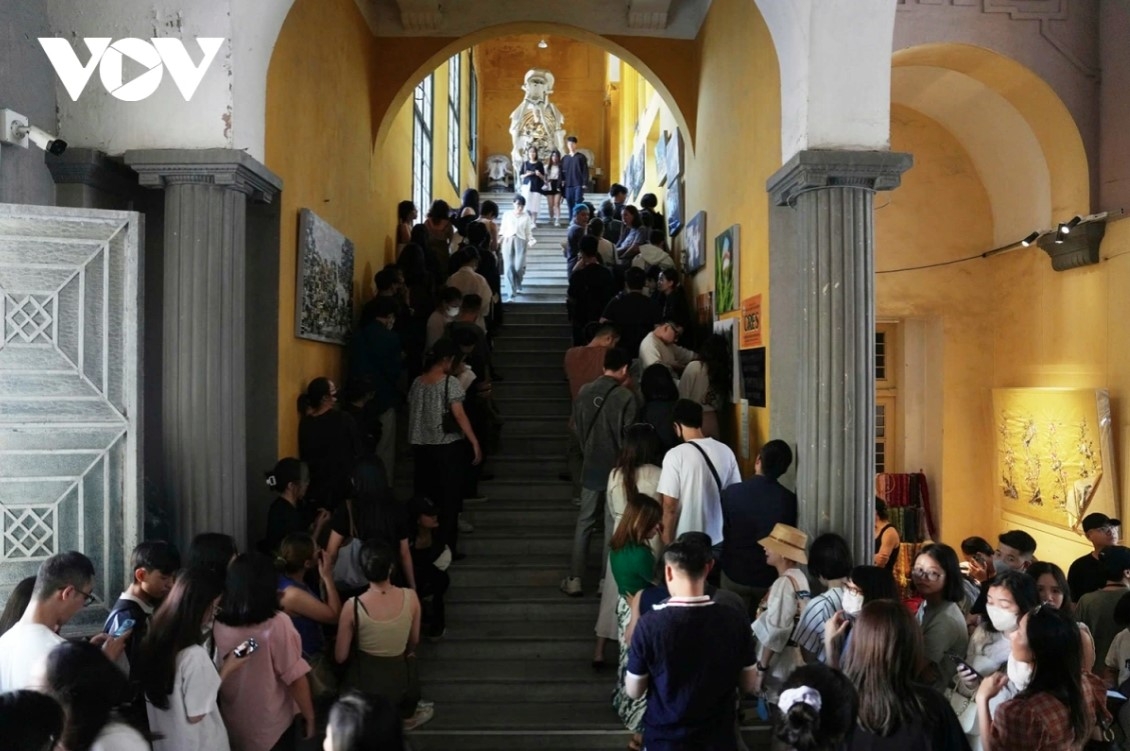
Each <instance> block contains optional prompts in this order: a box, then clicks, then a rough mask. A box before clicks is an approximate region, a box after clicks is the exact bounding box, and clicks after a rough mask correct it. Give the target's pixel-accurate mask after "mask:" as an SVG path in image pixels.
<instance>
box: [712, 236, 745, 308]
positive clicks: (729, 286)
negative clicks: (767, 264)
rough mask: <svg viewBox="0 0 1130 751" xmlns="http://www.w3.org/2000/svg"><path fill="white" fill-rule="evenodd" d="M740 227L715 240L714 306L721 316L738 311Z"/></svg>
mask: <svg viewBox="0 0 1130 751" xmlns="http://www.w3.org/2000/svg"><path fill="white" fill-rule="evenodd" d="M738 230H739V225H737V224H735V225H733V226H732V227H730V228H729V229H727V230H726V231H725V232H723V233H722V234H720V235H718V237H716V238H714V304H715V305H716V306H717V310H718V313H719V314H722V313H728V312H730V311H731V310H737V309H738V303H739V302H740V301H739V300H738V283H739V281H740V279H741V277H740V276H738V259H739V258H740V257H741V247H740V245H739V242H738V241H739V239H740V237H739V232H738Z"/></svg>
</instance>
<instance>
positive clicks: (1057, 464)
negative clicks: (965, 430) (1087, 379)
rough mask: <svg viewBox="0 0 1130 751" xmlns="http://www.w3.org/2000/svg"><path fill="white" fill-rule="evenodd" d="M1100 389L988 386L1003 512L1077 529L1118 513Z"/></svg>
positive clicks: (1106, 406) (1105, 397)
mask: <svg viewBox="0 0 1130 751" xmlns="http://www.w3.org/2000/svg"><path fill="white" fill-rule="evenodd" d="M1110 420H1111V416H1110V397H1109V394H1108V393H1107V391H1106V390H1105V389H993V429H994V432H995V434H996V439H995V443H996V457H995V458H996V464H995V468H996V482H995V483H994V485H995V488H996V490H995V494H996V496H997V499H998V500H999V502H1000V505H1001V510H1002V511H1008V512H1012V513H1014V514H1019V515H1022V516H1027V517H1030V518H1033V519H1037V520H1039V521H1042V522H1045V523H1048V524H1052V525H1054V526H1057V527H1060V528H1064V529H1073V530H1076V531H1078V530H1079V526H1080V522H1081V521H1082V519H1083V517H1084V516H1086V515H1087V514H1089V513H1092V512H1095V511H1099V512H1102V513H1104V514H1106V515H1108V516H1110V517H1114V518H1117V517H1118V516H1119V514H1118V509H1119V502H1118V483H1117V481H1116V478H1115V471H1114V456H1115V454H1114V439H1113V436H1112V434H1111V428H1110V424H1111V423H1110Z"/></svg>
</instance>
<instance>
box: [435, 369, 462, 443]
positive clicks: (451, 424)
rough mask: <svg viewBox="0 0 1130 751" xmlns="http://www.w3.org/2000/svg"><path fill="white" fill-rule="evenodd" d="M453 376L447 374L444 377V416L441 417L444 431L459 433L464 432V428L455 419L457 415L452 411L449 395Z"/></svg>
mask: <svg viewBox="0 0 1130 751" xmlns="http://www.w3.org/2000/svg"><path fill="white" fill-rule="evenodd" d="M450 378H451V376H449V375H445V376H444V377H443V417H441V418H440V426H441V427H442V428H443V432H444V433H457V434H459V435H462V434H463V429H462V428H461V427H459V421H458V420H456V419H455V415H454V414H452V412H451V402H449V401H448V400H447V399H448V396H447V390H448V387H449V386H450V384H451V381H450V380H448V379H450Z"/></svg>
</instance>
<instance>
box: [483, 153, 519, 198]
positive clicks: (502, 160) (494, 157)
mask: <svg viewBox="0 0 1130 751" xmlns="http://www.w3.org/2000/svg"><path fill="white" fill-rule="evenodd" d="M512 172H513V169H512V168H511V166H510V157H508V156H506V155H505V154H491V155H490V156H488V157H487V178H488V180H489V182H488V187H489V188H490V189H491V190H494V189H502V190H505V189H506V188H507V187H508V186H509V176H510V174H511V173H512Z"/></svg>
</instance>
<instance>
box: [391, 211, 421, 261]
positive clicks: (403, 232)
mask: <svg viewBox="0 0 1130 751" xmlns="http://www.w3.org/2000/svg"><path fill="white" fill-rule="evenodd" d="M419 215H420V212H419V211H417V210H416V204H414V203H412V202H411V201H401V202H400V203H398V204H396V252H397V253H398V254H399V253H400V250H401V248H403V247H404V246H405V245H407V244H408V243H410V242H412V225H413V223H415V221H416V217H418V216H419Z"/></svg>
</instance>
